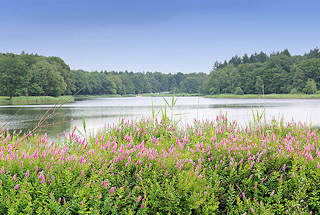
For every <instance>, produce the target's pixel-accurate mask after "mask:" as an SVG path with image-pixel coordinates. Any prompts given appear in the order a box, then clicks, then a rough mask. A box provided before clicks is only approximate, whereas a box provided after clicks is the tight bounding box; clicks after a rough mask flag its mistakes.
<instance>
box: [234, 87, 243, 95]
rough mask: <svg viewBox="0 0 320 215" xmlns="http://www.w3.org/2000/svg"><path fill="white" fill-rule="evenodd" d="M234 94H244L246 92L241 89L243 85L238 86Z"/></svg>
mask: <svg viewBox="0 0 320 215" xmlns="http://www.w3.org/2000/svg"><path fill="white" fill-rule="evenodd" d="M233 93H234V94H236V95H243V94H244V93H243V90H242V89H241V87H236V88H235V89H234V92H233Z"/></svg>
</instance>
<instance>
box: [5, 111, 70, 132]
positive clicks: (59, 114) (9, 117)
mask: <svg viewBox="0 0 320 215" xmlns="http://www.w3.org/2000/svg"><path fill="white" fill-rule="evenodd" d="M46 111H47V108H32V109H31V108H17V107H12V108H1V109H0V118H1V121H0V126H1V127H4V128H5V129H7V130H8V131H9V132H10V133H11V132H13V131H14V130H18V131H20V130H21V131H22V133H28V132H29V131H31V130H33V129H34V128H35V127H37V125H38V122H39V121H40V119H41V118H42V117H43V115H44V114H45V113H46ZM70 112H71V110H70V109H64V108H60V109H58V110H57V111H56V112H55V113H54V114H52V115H50V117H48V119H47V120H46V121H45V122H43V123H42V124H41V126H40V127H39V128H38V129H37V130H36V132H35V133H47V134H48V136H52V137H53V136H55V135H56V134H62V133H63V131H65V130H68V129H69V128H70V126H71V115H70Z"/></svg>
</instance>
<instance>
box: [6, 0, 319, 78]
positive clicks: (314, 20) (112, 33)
mask: <svg viewBox="0 0 320 215" xmlns="http://www.w3.org/2000/svg"><path fill="white" fill-rule="evenodd" d="M319 11H320V1H318V0H300V1H295V0H290V1H289V0H267V1H261V0H193V1H190V0H158V1H155V0H28V1H26V0H1V1H0V52H14V53H20V52H21V51H23V50H24V51H25V52H28V53H38V54H40V55H45V56H59V57H61V58H62V59H64V60H65V61H66V63H67V64H69V65H70V67H71V68H72V69H80V68H81V69H84V70H88V71H93V70H108V71H109V70H129V71H136V72H141V71H159V72H164V73H169V72H171V73H176V72H184V73H189V72H209V71H210V69H211V67H212V65H213V63H214V61H216V60H218V61H223V60H225V59H229V58H230V57H232V56H233V55H236V54H237V55H243V54H244V53H249V54H251V53H254V52H259V51H265V52H268V53H270V52H272V51H279V50H283V49H285V48H288V49H289V51H290V52H291V53H292V54H303V53H305V52H307V51H309V50H310V49H311V48H314V47H320V12H319Z"/></svg>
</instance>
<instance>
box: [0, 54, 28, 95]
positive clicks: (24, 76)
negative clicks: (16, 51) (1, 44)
mask: <svg viewBox="0 0 320 215" xmlns="http://www.w3.org/2000/svg"><path fill="white" fill-rule="evenodd" d="M29 80H30V70H28V67H27V64H26V63H25V62H24V61H23V60H22V59H21V57H20V56H15V55H6V56H2V57H1V58H0V84H1V92H2V94H3V95H8V96H9V97H10V99H11V98H12V97H13V96H22V95H28V84H29Z"/></svg>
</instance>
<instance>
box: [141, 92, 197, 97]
mask: <svg viewBox="0 0 320 215" xmlns="http://www.w3.org/2000/svg"><path fill="white" fill-rule="evenodd" d="M141 96H143V97H171V96H175V97H187V96H199V94H197V93H176V94H172V93H159V94H157V93H143V94H141Z"/></svg>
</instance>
